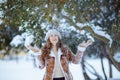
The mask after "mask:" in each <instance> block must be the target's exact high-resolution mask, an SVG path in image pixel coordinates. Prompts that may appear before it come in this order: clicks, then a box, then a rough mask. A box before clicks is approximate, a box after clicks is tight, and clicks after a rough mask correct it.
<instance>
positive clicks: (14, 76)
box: [0, 59, 120, 80]
mask: <svg viewBox="0 0 120 80" xmlns="http://www.w3.org/2000/svg"><path fill="white" fill-rule="evenodd" d="M87 62H88V63H89V64H92V66H93V67H94V68H95V69H96V70H97V72H98V73H99V74H100V75H101V76H102V77H103V72H102V69H101V64H100V59H89V60H87ZM104 67H105V72H106V73H107V76H108V74H109V67H108V61H107V60H106V59H104ZM112 68H113V78H116V79H120V76H119V74H120V72H119V71H117V70H116V69H115V67H113V66H112ZM70 71H71V73H72V75H73V79H74V80H84V78H83V74H82V69H81V65H80V64H70ZM44 73H45V69H42V70H41V69H38V68H36V67H34V65H33V62H32V61H31V60H25V59H24V60H22V59H21V60H19V61H15V60H11V61H2V60H0V80H42V78H43V75H44ZM89 76H90V77H92V78H93V79H94V78H95V76H93V75H91V74H90V73H89Z"/></svg>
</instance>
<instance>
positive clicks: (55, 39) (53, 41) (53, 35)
mask: <svg viewBox="0 0 120 80" xmlns="http://www.w3.org/2000/svg"><path fill="white" fill-rule="evenodd" d="M49 39H50V42H51V43H52V45H56V44H57V43H58V36H57V35H56V34H52V35H51V36H50V37H49Z"/></svg>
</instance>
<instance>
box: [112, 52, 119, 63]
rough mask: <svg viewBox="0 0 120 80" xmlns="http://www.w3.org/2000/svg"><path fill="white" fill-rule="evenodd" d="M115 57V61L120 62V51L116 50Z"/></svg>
mask: <svg viewBox="0 0 120 80" xmlns="http://www.w3.org/2000/svg"><path fill="white" fill-rule="evenodd" d="M113 58H114V59H115V61H117V62H119V63H120V52H116V53H115V54H114V56H113Z"/></svg>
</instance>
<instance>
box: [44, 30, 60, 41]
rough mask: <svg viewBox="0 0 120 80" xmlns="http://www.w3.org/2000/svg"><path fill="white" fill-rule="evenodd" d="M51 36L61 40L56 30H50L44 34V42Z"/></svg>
mask: <svg viewBox="0 0 120 80" xmlns="http://www.w3.org/2000/svg"><path fill="white" fill-rule="evenodd" d="M52 34H55V35H57V36H58V37H59V38H60V39H61V38H62V37H61V34H60V32H59V31H57V30H56V29H50V30H49V31H48V32H47V33H46V36H45V41H47V39H48V38H49V37H50V36H51V35H52Z"/></svg>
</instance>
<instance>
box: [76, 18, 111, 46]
mask: <svg viewBox="0 0 120 80" xmlns="http://www.w3.org/2000/svg"><path fill="white" fill-rule="evenodd" d="M93 22H94V20H93V21H91V22H89V23H88V22H87V23H77V24H76V25H77V26H79V27H80V28H82V27H86V26H88V27H91V28H92V30H93V31H94V32H95V34H98V35H100V36H103V37H105V38H107V39H108V40H109V47H111V45H112V41H113V40H112V38H111V36H110V35H109V34H107V33H106V32H105V31H103V30H102V28H101V27H100V26H95V25H94V24H93ZM92 39H93V38H92Z"/></svg>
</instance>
